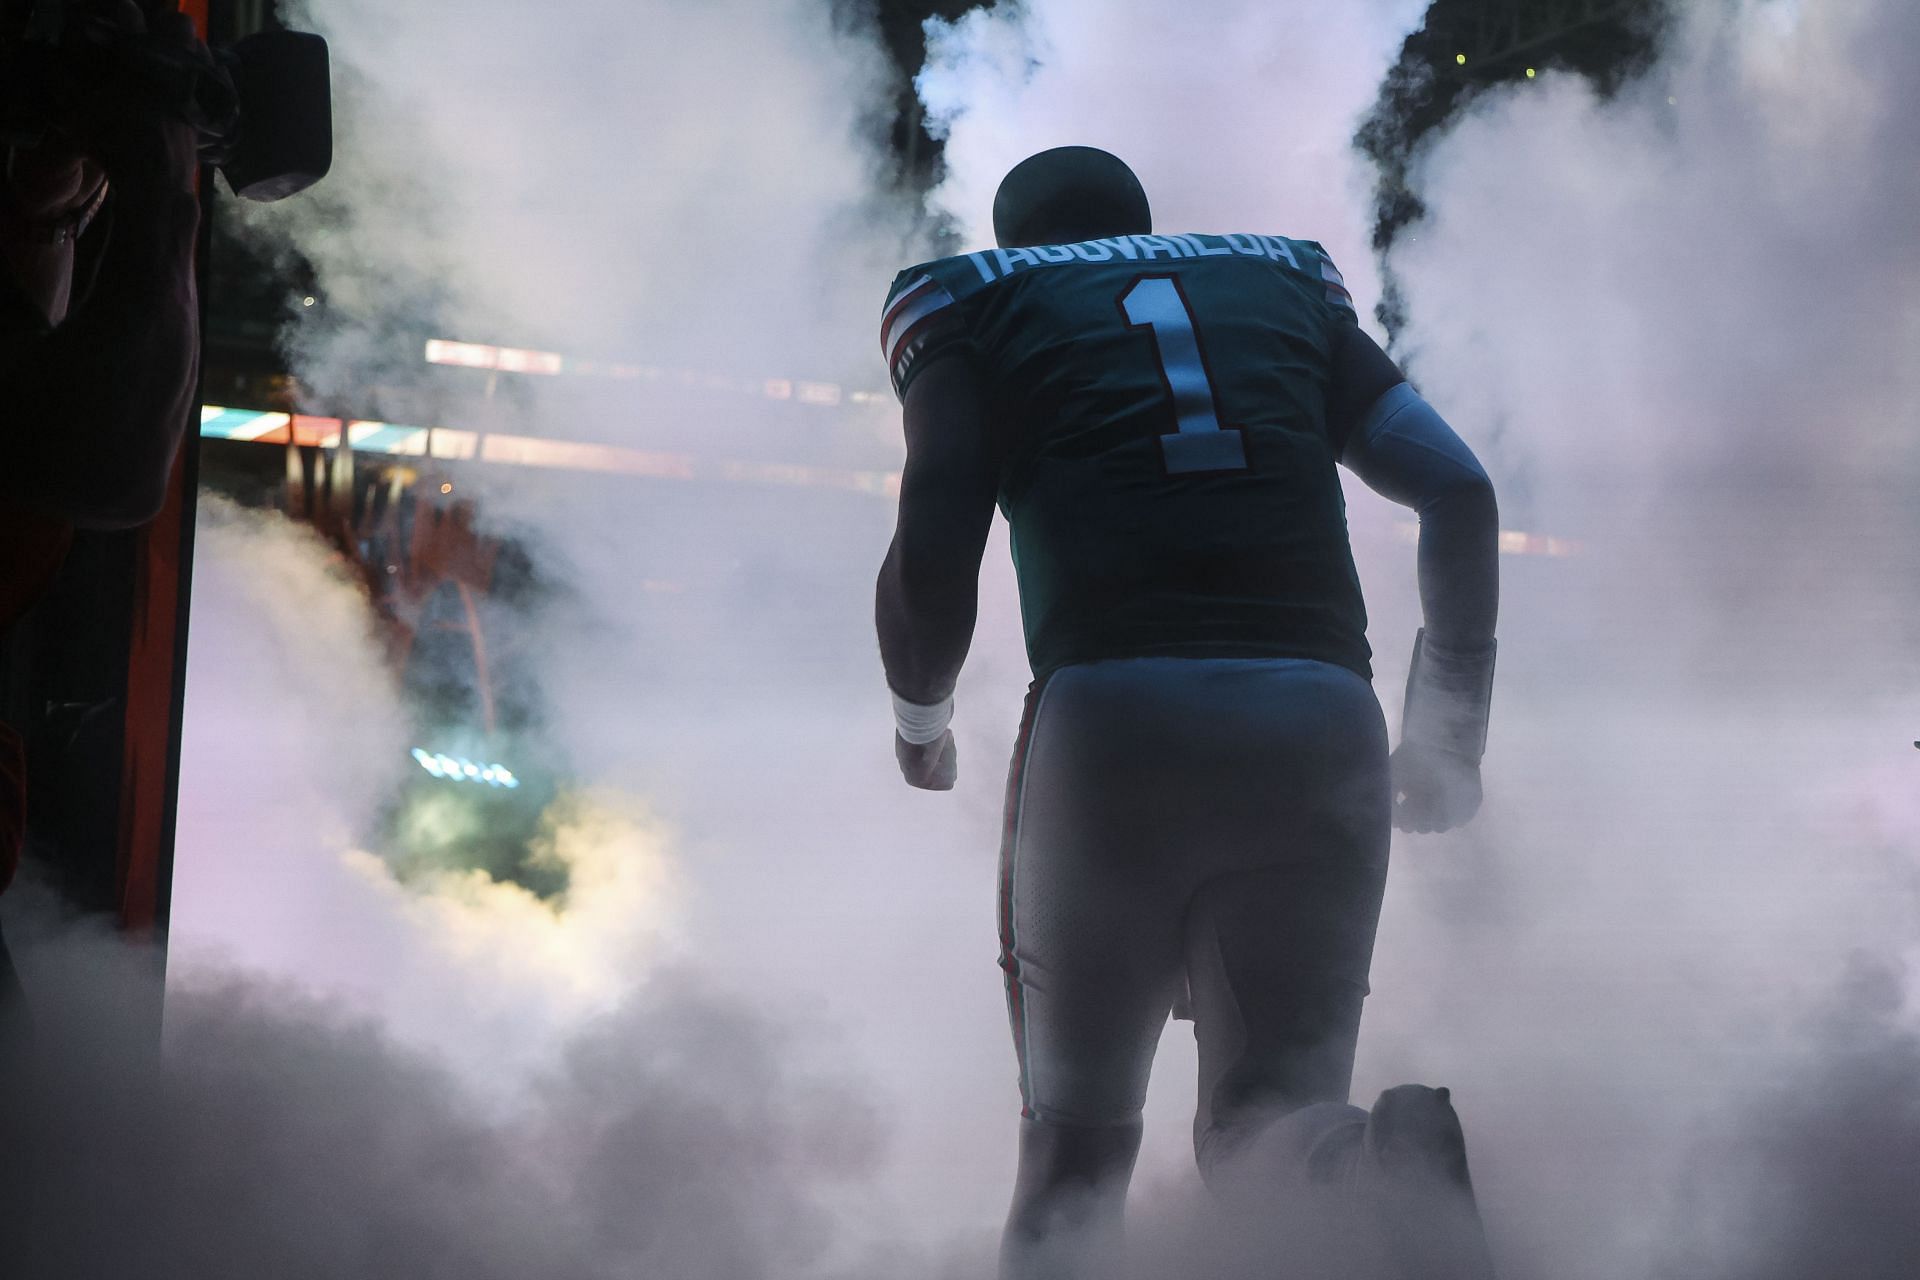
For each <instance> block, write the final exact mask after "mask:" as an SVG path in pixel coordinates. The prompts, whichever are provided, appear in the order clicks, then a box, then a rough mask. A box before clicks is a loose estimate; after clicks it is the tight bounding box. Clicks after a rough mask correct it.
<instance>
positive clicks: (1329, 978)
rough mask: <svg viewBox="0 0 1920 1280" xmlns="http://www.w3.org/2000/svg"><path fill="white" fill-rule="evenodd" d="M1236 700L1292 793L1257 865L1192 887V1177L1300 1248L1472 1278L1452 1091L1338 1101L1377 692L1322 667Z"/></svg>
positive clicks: (1357, 974)
mask: <svg viewBox="0 0 1920 1280" xmlns="http://www.w3.org/2000/svg"><path fill="white" fill-rule="evenodd" d="M1247 698H1248V701H1249V703H1250V704H1254V705H1258V704H1260V703H1261V702H1263V701H1265V702H1267V704H1268V705H1269V706H1270V708H1271V715H1270V716H1269V717H1268V721H1269V723H1270V724H1271V725H1272V726H1273V727H1272V730H1271V733H1272V735H1273V736H1271V737H1269V738H1267V739H1265V740H1263V741H1261V742H1258V743H1249V744H1248V745H1247V746H1246V747H1245V748H1244V750H1246V751H1247V752H1249V753H1250V754H1259V755H1261V756H1262V757H1263V758H1265V759H1266V761H1267V767H1268V769H1270V770H1273V771H1275V772H1277V773H1281V774H1283V775H1285V776H1288V777H1289V778H1291V779H1293V780H1294V781H1295V782H1297V783H1300V784H1303V785H1304V787H1305V792H1304V793H1301V792H1298V791H1295V792H1294V793H1293V794H1291V795H1289V794H1285V792H1284V791H1283V789H1275V790H1274V792H1273V793H1272V798H1273V802H1274V808H1273V810H1272V812H1271V813H1270V815H1269V816H1268V819H1267V822H1268V824H1269V830H1270V832H1271V836H1270V853H1269V854H1268V856H1267V860H1266V865H1264V866H1261V867H1257V868H1248V869H1241V870H1237V871H1235V872H1232V873H1229V874H1226V875H1223V876H1221V877H1219V878H1218V879H1215V880H1213V881H1210V882H1209V883H1207V884H1206V885H1204V886H1202V887H1201V888H1200V889H1199V891H1197V892H1196V893H1195V894H1194V898H1193V905H1192V909H1191V911H1190V914H1189V918H1188V924H1187V937H1186V945H1187V965H1188V974H1187V976H1188V983H1189V987H1190V991H1191V999H1192V1007H1193V1012H1194V1019H1195V1034H1196V1037H1197V1039H1198V1041H1199V1048H1200V1097H1199V1105H1198V1108H1197V1113H1196V1116H1195V1122H1194V1142H1195V1151H1196V1154H1197V1156H1198V1158H1199V1162H1200V1167H1201V1171H1202V1174H1203V1176H1204V1177H1205V1178H1206V1180H1207V1182H1208V1185H1209V1187H1211V1188H1212V1189H1213V1190H1214V1191H1215V1192H1216V1193H1217V1194H1218V1195H1219V1196H1220V1197H1221V1199H1222V1200H1223V1201H1224V1202H1226V1203H1227V1204H1228V1205H1229V1206H1230V1207H1238V1208H1240V1209H1243V1210H1249V1211H1251V1214H1252V1216H1253V1219H1254V1220H1258V1221H1262V1222H1265V1223H1268V1224H1273V1223H1276V1222H1278V1223H1279V1224H1280V1225H1281V1226H1283V1227H1284V1228H1285V1229H1286V1231H1287V1234H1288V1235H1289V1237H1290V1238H1289V1239H1288V1240H1287V1241H1286V1245H1287V1247H1288V1249H1289V1251H1290V1254H1291V1256H1292V1257H1293V1260H1294V1261H1295V1262H1297V1263H1300V1262H1304V1263H1305V1264H1306V1265H1308V1266H1309V1267H1313V1266H1320V1267H1323V1268H1338V1267H1341V1266H1353V1265H1359V1266H1361V1267H1362V1268H1368V1267H1373V1266H1384V1268H1385V1271H1386V1273H1387V1274H1394V1273H1395V1272H1408V1268H1412V1270H1411V1272H1408V1273H1409V1274H1417V1275H1419V1276H1421V1277H1423V1280H1428V1278H1431V1280H1442V1278H1444V1280H1481V1278H1483V1277H1486V1276H1490V1275H1491V1270H1490V1268H1489V1265H1488V1263H1487V1259H1486V1249H1485V1242H1484V1237H1483V1235H1482V1233H1481V1231H1480V1227H1479V1219H1478V1215H1477V1212H1476V1211H1475V1209H1474V1207H1473V1201H1472V1193H1471V1186H1470V1184H1469V1183H1468V1180H1467V1177H1466V1153H1465V1144H1464V1139H1463V1137H1462V1135H1461V1130H1460V1125H1459V1120H1458V1117H1457V1116H1456V1115H1455V1114H1454V1112H1453V1109H1452V1106H1451V1103H1450V1100H1449V1098H1448V1096H1447V1094H1446V1091H1445V1090H1433V1089H1427V1088H1424V1087H1422V1086H1417V1085H1416V1086H1402V1087H1400V1088H1398V1089H1392V1090H1389V1091H1388V1092H1387V1093H1386V1094H1384V1095H1382V1097H1381V1100H1380V1102H1379V1103H1378V1104H1376V1106H1375V1107H1374V1109H1373V1111H1372V1112H1368V1111H1364V1110H1361V1109H1360V1108H1358V1107H1354V1106H1351V1105H1349V1104H1348V1102H1347V1094H1348V1089H1349V1087H1350V1084H1351V1079H1352V1072H1353V1059H1354V1049H1355V1044H1356V1041H1357V1039H1358V1034H1359V1028H1360V1015H1361V1006H1362V1002H1363V1000H1364V998H1365V996H1366V993H1367V973H1368V969H1369V967H1370V965H1371V961H1372V953H1373V941H1374V932H1375V926H1376V924H1377V921H1378V918H1379V910H1380V903H1381V898H1382V895H1383V892H1384V888H1385V878H1386V865H1387V847H1388V842H1389V789H1390V784H1389V781H1388V779H1389V773H1388V769H1387V764H1386V739H1385V733H1384V727H1383V726H1382V724H1381V721H1380V715H1379V709H1378V705H1377V704H1376V703H1375V702H1374V700H1373V696H1372V693H1371V690H1370V689H1368V688H1367V687H1366V686H1365V683H1364V682H1363V681H1360V680H1359V678H1358V677H1355V676H1350V675H1348V674H1347V673H1344V672H1337V671H1335V670H1333V669H1330V668H1321V669H1320V670H1319V671H1318V672H1304V671H1302V672H1295V673H1293V674H1292V675H1291V676H1286V677H1285V678H1284V679H1282V680H1281V681H1280V682H1279V683H1278V684H1269V685H1267V687H1266V688H1264V689H1262V690H1251V689H1250V690H1249V691H1248V694H1247ZM1285 790H1292V789H1291V788H1288V789H1285ZM1303 1253H1304V1255H1305V1257H1304V1258H1303V1257H1302V1254H1303Z"/></svg>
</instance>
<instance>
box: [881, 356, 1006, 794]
mask: <svg viewBox="0 0 1920 1280" xmlns="http://www.w3.org/2000/svg"><path fill="white" fill-rule="evenodd" d="M904 405H905V422H906V435H907V462H906V467H905V470H904V471H903V472H902V473H901V477H900V511H899V517H898V520H897V522H896V524H895V526H894V533H893V545H892V546H891V547H890V548H888V550H887V558H886V562H885V563H884V564H882V565H881V566H880V581H879V583H878V586H877V589H876V592H875V601H874V623H875V626H876V627H877V628H878V630H879V634H880V659H881V661H882V662H883V663H884V664H885V666H886V671H887V687H888V688H889V689H891V690H892V691H893V700H894V711H895V719H896V722H897V723H896V731H895V735H894V754H895V756H896V757H897V758H898V760H899V762H900V771H901V773H902V774H903V775H904V776H905V777H906V780H907V781H908V782H909V783H910V784H912V785H913V786H916V787H921V788H924V789H926V790H930V791H945V790H947V789H949V788H951V787H952V786H953V781H954V774H955V756H954V746H953V731H952V730H951V729H950V728H949V727H948V722H949V721H950V719H951V718H952V714H953V690H954V685H955V684H956V683H957V682H958V680H959V677H960V667H961V664H962V663H964V662H965V661H966V657H967V649H968V647H969V646H970V645H971V644H972V643H973V624H974V618H975V615H976V613H977V610H978V605H979V583H980V559H981V556H982V554H983V553H984V552H985V550H986V545H987V533H988V531H989V530H990V529H991V528H992V527H993V508H994V495H995V492H996V491H997V489H998V487H999V473H1000V460H999V457H998V452H997V449H996V447H995V439H996V433H995V431H994V429H993V426H994V424H993V423H992V421H991V418H990V415H989V413H988V409H987V397H986V395H985V393H984V390H983V388H982V387H981V384H980V376H979V374H978V372H977V370H976V369H975V367H974V363H973V361H972V360H971V359H970V358H968V357H967V356H966V355H965V354H963V353H961V352H958V351H956V352H954V353H952V354H948V355H944V356H943V357H941V358H939V359H936V360H933V361H932V362H931V363H929V364H927V365H926V366H925V367H924V368H922V369H921V370H919V371H918V373H917V376H915V378H914V379H913V381H912V383H911V384H910V385H909V386H908V387H907V393H906V399H905V401H904Z"/></svg>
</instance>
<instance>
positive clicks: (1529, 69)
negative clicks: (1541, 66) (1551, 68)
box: [1527, 67, 1539, 80]
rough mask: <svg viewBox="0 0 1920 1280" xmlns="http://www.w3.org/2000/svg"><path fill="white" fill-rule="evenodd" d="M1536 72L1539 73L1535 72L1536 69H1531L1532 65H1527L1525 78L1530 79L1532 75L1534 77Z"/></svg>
mask: <svg viewBox="0 0 1920 1280" xmlns="http://www.w3.org/2000/svg"><path fill="white" fill-rule="evenodd" d="M1537 74H1539V73H1538V72H1536V71H1535V70H1534V69H1533V68H1532V67H1528V68H1527V79H1529V80H1531V79H1533V77H1534V76H1535V75H1537Z"/></svg>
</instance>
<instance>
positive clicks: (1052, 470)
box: [881, 235, 1372, 677]
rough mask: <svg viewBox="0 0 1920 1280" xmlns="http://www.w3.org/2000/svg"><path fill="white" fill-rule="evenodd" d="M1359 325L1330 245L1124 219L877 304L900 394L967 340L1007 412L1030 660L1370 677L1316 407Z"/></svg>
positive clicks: (996, 406)
mask: <svg viewBox="0 0 1920 1280" xmlns="http://www.w3.org/2000/svg"><path fill="white" fill-rule="evenodd" d="M1356 323H1357V318H1356V316H1355V314H1354V309H1353V299H1352V297H1351V296H1350V295H1349V294H1348V292H1347V289H1346V285H1345V284H1344V282H1343V281H1342V280H1341V278H1340V273H1339V271H1338V270H1337V269H1336V268H1335V267H1334V265H1333V263H1332V262H1331V261H1330V260H1329V259H1328V257H1327V255H1326V253H1325V251H1324V250H1322V249H1321V248H1320V246H1319V245H1317V244H1315V243H1313V242H1311V241H1304V240H1289V239H1284V238H1282V237H1279V236H1266V235H1166V236H1154V235H1133V236H1115V237H1109V238H1106V239H1100V240H1089V241H1086V242H1083V243H1080V244H1072V245H1046V246H1040V247H1035V248H1027V249H994V250H987V251H984V252H980V253H970V254H964V255H960V256H957V257H952V258H943V259H941V260H939V261H937V262H929V263H926V264H924V265H921V266H917V267H912V268H910V269H908V270H906V271H903V272H901V273H900V275H899V276H898V278H896V279H895V281H894V285H893V289H892V291H891V292H890V293H889V295H888V298H887V305H886V308H885V311H884V313H883V317H882V321H881V343H882V349H883V351H884V353H885V355H886V360H887V367H888V370H889V372H890V374H891V376H892V379H893V385H894V390H895V392H896V393H897V394H899V395H900V396H901V398H902V399H903V400H904V399H905V397H906V393H907V388H908V386H909V385H911V383H912V381H913V379H914V376H915V374H916V373H917V372H918V371H919V370H920V369H921V368H924V367H925V366H926V365H927V364H928V363H930V362H931V361H933V360H935V359H937V358H940V357H942V356H943V355H945V354H949V353H953V352H959V353H963V354H964V355H965V357H966V358H968V359H971V360H972V361H973V362H974V365H975V367H976V368H977V369H978V371H979V373H980V375H981V377H982V380H983V384H984V386H985V388H986V392H987V395H988V397H989V401H990V405H991V411H992V412H993V413H995V414H996V415H998V421H999V423H1000V424H1001V426H1002V427H1003V428H1004V431H1005V449H1006V453H1005V461H1004V464H1003V467H1002V471H1001V477H1000V491H999V503H1000V509H1001V511H1002V513H1003V514H1004V515H1005V516H1006V518H1007V522H1008V525H1009V527H1010V529H1011V532H1012V544H1013V556H1014V566H1015V570H1016V573H1017V575H1018V578H1019V583H1020V606H1021V613H1022V617H1023V621H1024V624H1025V629H1026V639H1027V651H1028V656H1029V658H1030V660H1031V661H1032V664H1033V669H1034V673H1035V675H1036V676H1045V675H1047V674H1048V673H1050V672H1051V671H1053V670H1055V669H1056V668H1058V667H1061V666H1063V665H1065V664H1067V663H1073V662H1089V661H1096V660H1099V659H1103V658H1125V657H1145V656H1150V655H1157V654H1171V655H1182V656H1192V657H1269V656H1270V657H1296V658H1314V659H1319V660H1321V661H1326V662H1333V663H1338V664H1339V665H1341V666H1344V667H1347V668H1349V669H1351V670H1353V671H1357V672H1359V673H1360V674H1361V675H1364V676H1368V677H1371V674H1372V673H1371V667H1370V661H1369V660H1370V658H1371V651H1370V650H1369V649H1368V647H1367V641H1366V626H1367V620H1366V609H1365V606H1364V604H1363V603H1362V600H1361V596H1360V583H1359V579H1358V576H1357V575H1356V574H1355V572H1354V567H1353V555H1352V552H1351V550H1350V549H1349V547H1348V543H1347V526H1346V504H1345V501H1344V499H1343V497H1342V494H1341V490H1340V481H1339V477H1338V475H1337V474H1336V472H1335V466H1334V464H1335V462H1336V460H1337V459H1338V457H1339V455H1340V451H1341V448H1342V445H1343V443H1344V442H1343V441H1340V440H1336V439H1334V438H1332V434H1331V432H1330V429H1329V426H1328V420H1327V395H1328V386H1329V381H1330V373H1331V360H1332V353H1333V350H1334V344H1335V341H1336V339H1337V336H1338V333H1339V330H1340V329H1341V328H1342V327H1343V326H1345V327H1352V326H1353V325H1355V324H1356Z"/></svg>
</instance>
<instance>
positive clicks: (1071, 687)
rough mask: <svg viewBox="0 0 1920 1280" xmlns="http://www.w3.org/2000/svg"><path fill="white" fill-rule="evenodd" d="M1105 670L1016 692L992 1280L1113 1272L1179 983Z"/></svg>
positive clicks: (1176, 941)
mask: <svg viewBox="0 0 1920 1280" xmlns="http://www.w3.org/2000/svg"><path fill="white" fill-rule="evenodd" d="M1100 665H1103V666H1104V665H1105V664H1100ZM1110 676H1111V673H1100V672H1097V671H1096V670H1095V668H1076V667H1069V668H1066V669H1065V670H1063V671H1061V672H1059V673H1057V674H1056V675H1055V676H1054V677H1053V678H1052V680H1050V681H1049V682H1048V684H1047V685H1046V686H1045V687H1044V689H1043V690H1042V691H1041V692H1040V694H1039V695H1038V696H1037V697H1036V698H1033V699H1030V700H1029V707H1028V713H1027V717H1026V720H1025V722H1024V723H1023V725H1022V729H1021V739H1020V745H1019V746H1018V747H1017V748H1016V750H1015V755H1014V764H1013V769H1012V772H1011V776H1010V779H1009V786H1008V808H1007V830H1006V839H1005V842H1004V844H1003V847H1002V858H1001V899H1000V921H1001V967H1002V968H1003V969H1004V970H1005V973H1006V983H1007V1007H1008V1013H1009V1016H1010V1018H1011V1021H1012V1025H1013V1036H1014V1045H1015V1049H1016V1051H1017V1053H1018V1057H1019V1063H1020V1090H1021V1099H1022V1104H1023V1105H1022V1118H1021V1133H1020V1169H1019V1174H1018V1176H1017V1178H1016V1181H1015V1188H1014V1196H1013V1203H1012V1206H1011V1209H1010V1211H1009V1213H1008V1217H1007V1228H1006V1235H1005V1238H1004V1244H1003V1248H1002V1253H1001V1274H1002V1276H1003V1277H1005V1280H1028V1278H1029V1277H1034V1278H1038V1277H1045V1278H1046V1280H1068V1278H1071V1277H1080V1276H1088V1277H1091V1276H1101V1275H1110V1274H1113V1270H1114V1268H1113V1265H1112V1261H1111V1257H1110V1255H1111V1252H1112V1250H1114V1249H1115V1248H1116V1247H1117V1245H1118V1239H1119V1231H1120V1223H1121V1216H1122V1210H1123V1208H1124V1205H1125V1201H1126V1191H1127V1182H1128V1179H1129V1177H1130V1176H1131V1174H1132V1171H1133V1161H1134V1156H1135V1154H1136V1153H1137V1152H1138V1150H1139V1142H1140V1110H1141V1107H1142V1105H1143V1104H1144V1102H1145V1099H1146V1086H1147V1075H1148V1071H1149V1069H1150V1067H1151V1065H1152V1061H1153V1052H1154V1049H1155V1048H1156V1047H1157V1046H1158V1043H1159V1037H1160V1031H1161V1029H1162V1028H1163V1027H1164V1026H1165V1025H1166V1018H1167V1011H1168V1009H1169V1007H1170V1006H1171V1004H1172V1001H1173V997H1174V995H1175V993H1176V992H1177V990H1178V987H1179V984H1180V982H1181V981H1182V965H1183V956H1182V951H1181V915H1182V910H1181V906H1182V901H1181V900H1182V897H1183V895H1180V894H1178V893H1177V892H1175V891H1173V890H1172V889H1171V888H1170V887H1169V886H1168V885H1167V884H1165V883H1164V882H1163V880H1162V878H1161V877H1162V867H1161V865H1160V864H1161V861H1162V860H1159V859H1155V858H1153V857H1151V856H1149V853H1150V850H1149V849H1148V845H1147V842H1149V841H1150V840H1151V835H1152V832H1151V829H1150V828H1151V824H1150V823H1148V822H1146V821H1144V819H1145V817H1146V815H1145V814H1144V813H1143V812H1141V810H1142V808H1143V806H1144V807H1145V808H1151V807H1152V805H1153V796H1152V795H1151V793H1150V790H1149V786H1148V782H1149V780H1148V779H1147V777H1146V776H1145V775H1146V774H1147V773H1148V772H1149V771H1150V768H1151V757H1152V756H1153V755H1154V749H1153V747H1152V744H1150V743H1147V742H1145V741H1143V740H1142V739H1141V738H1140V736H1139V735H1138V734H1137V733H1135V732H1133V731H1132V730H1131V729H1130V728H1129V727H1128V719H1129V717H1128V715H1127V710H1126V706H1125V704H1126V701H1127V698H1126V693H1127V690H1126V689H1125V688H1124V687H1118V688H1116V687H1115V685H1114V683H1113V681H1112V680H1111V679H1110ZM1143 837H1144V838H1145V840H1144V841H1143Z"/></svg>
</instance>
